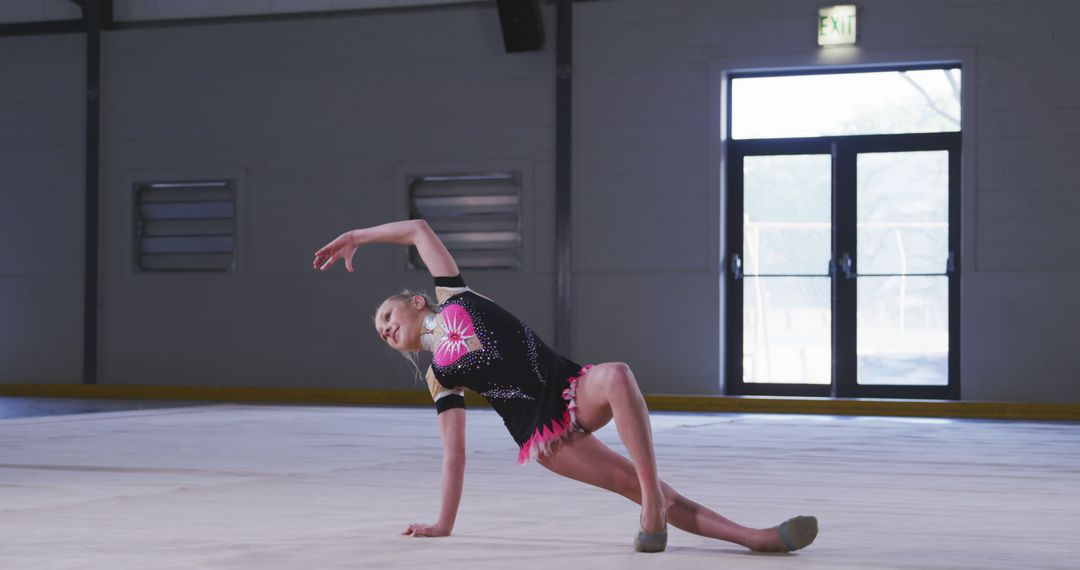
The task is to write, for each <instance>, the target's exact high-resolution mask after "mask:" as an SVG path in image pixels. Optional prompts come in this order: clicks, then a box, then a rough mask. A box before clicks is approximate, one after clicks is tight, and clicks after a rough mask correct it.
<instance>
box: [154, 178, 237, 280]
mask: <svg viewBox="0 0 1080 570" xmlns="http://www.w3.org/2000/svg"><path fill="white" fill-rule="evenodd" d="M235 251H236V189H235V187H234V184H233V182H232V181H228V180H216V181H205V182H154V183H140V184H136V186H135V265H136V267H137V268H138V269H139V270H141V271H232V270H233V269H235Z"/></svg>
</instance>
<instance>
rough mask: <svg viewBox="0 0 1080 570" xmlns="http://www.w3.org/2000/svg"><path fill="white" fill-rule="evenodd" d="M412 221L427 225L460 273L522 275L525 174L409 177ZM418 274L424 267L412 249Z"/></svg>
mask: <svg viewBox="0 0 1080 570" xmlns="http://www.w3.org/2000/svg"><path fill="white" fill-rule="evenodd" d="M407 180H409V217H410V218H413V219H416V218H423V219H424V220H427V222H428V225H430V226H431V228H432V229H433V230H435V233H437V234H439V237H440V238H441V239H442V241H443V243H444V244H446V248H447V249H448V250H450V254H451V255H453V256H454V260H455V261H456V262H457V264H458V267H460V268H484V269H515V270H520V269H521V257H522V247H521V173H520V172H495V173H486V174H448V175H426V176H410V177H408V178H407ZM409 260H410V262H411V264H412V266H413V267H414V268H423V267H424V263H423V261H422V260H421V259H420V256H419V255H418V254H417V252H416V248H409Z"/></svg>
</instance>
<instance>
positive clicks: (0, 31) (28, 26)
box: [0, 20, 85, 36]
mask: <svg viewBox="0 0 1080 570" xmlns="http://www.w3.org/2000/svg"><path fill="white" fill-rule="evenodd" d="M84 29H85V27H84V26H83V21H82V20H51V21H45V22H19V23H16V24H0V36H41V35H49V34H76V33H81V32H82V31H83V30H84Z"/></svg>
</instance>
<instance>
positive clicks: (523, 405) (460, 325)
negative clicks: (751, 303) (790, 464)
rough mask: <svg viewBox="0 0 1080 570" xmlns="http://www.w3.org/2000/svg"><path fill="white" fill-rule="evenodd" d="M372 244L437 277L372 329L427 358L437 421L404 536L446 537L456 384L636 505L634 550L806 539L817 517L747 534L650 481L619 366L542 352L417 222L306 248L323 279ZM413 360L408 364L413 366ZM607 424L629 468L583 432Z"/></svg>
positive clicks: (570, 472) (383, 308)
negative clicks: (424, 497)
mask: <svg viewBox="0 0 1080 570" xmlns="http://www.w3.org/2000/svg"><path fill="white" fill-rule="evenodd" d="M371 243H397V244H403V245H413V246H416V249H417V251H418V252H419V254H420V258H421V259H423V261H424V263H425V264H426V265H427V268H428V270H429V271H430V272H431V275H432V277H434V279H435V292H436V297H437V300H433V299H430V298H428V297H426V296H424V295H420V294H415V293H410V292H405V293H402V294H399V295H393V296H391V297H390V298H388V299H387V300H386V301H384V302H383V303H382V304H381V305H380V306H379V308H378V311H377V312H376V314H375V329H376V331H377V332H378V334H379V336H380V337H381V338H382V339H383V340H384V341H385V342H386V343H387V344H389V345H390V347H391V348H393V349H395V350H398V351H401V352H402V353H405V354H406V356H409V355H410V354H412V356H413V358H415V356H416V353H418V352H420V351H421V350H424V351H429V352H432V353H434V355H433V361H432V364H431V367H430V368H429V369H428V370H427V374H426V376H427V382H428V386H429V388H430V389H431V395H432V397H433V398H434V401H435V408H436V410H437V412H438V416H439V431H440V434H441V437H442V442H443V449H444V456H443V464H442V507H441V509H440V511H439V518H438V519H437V522H436V523H435V524H434V525H425V524H412V525H409V527H408V528H407V529H405V531H404V532H403V533H402V534H406V535H411V536H447V535H449V534H450V531H451V530H453V528H454V520H455V519H456V518H457V510H458V504H459V503H460V501H461V489H462V482H463V479H464V470H465V409H464V408H465V399H464V396H463V393H464V390H463V389H465V388H468V389H470V390H473V391H475V392H477V393H479V394H480V395H481V396H483V397H484V398H485V399H486V400H487V401H488V402H489V403H490V404H491V406H492V407H493V408H494V409H495V411H496V412H498V414H499V416H501V417H502V419H503V422H504V423H505V424H506V427H507V429H509V430H510V434H511V435H512V436H513V438H514V440H515V441H516V442H517V444H518V446H519V447H520V450H521V451H520V453H519V454H518V461H519V462H520V463H526V462H528V461H530V460H532V459H536V460H537V461H539V463H540V464H541V465H543V466H544V467H546V468H548V469H550V470H551V471H554V472H555V473H558V474H560V475H563V476H566V477H570V478H572V479H577V480H579V481H583V482H585V483H589V484H591V485H596V486H598V487H601V488H604V489H607V490H609V491H613V492H615V493H618V494H620V495H622V496H624V497H626V498H628V499H630V500H631V501H634V502H636V503H638V504H640V505H641V516H640V521H639V522H640V525H641V530H640V531H639V532H638V534H637V537H636V539H635V540H634V548H635V549H636V550H637V551H639V552H660V551H663V550H664V548H665V547H666V545H667V523H668V522H670V523H671V524H673V525H675V526H676V527H678V528H681V529H683V530H686V531H688V532H692V533H695V534H700V535H703V536H709V537H713V538H718V539H721V540H726V541H729V542H734V543H737V544H741V545H743V546H745V547H747V548H750V549H751V550H755V551H763V552H785V551H792V550H798V549H800V548H803V547H805V546H807V545H808V544H810V543H811V542H813V541H814V538H815V537H816V536H817V519H815V518H814V517H806V516H800V517H795V518H792V519H789V520H787V521H785V522H783V523H782V524H780V525H779V526H777V527H773V528H766V529H755V528H748V527H745V526H742V525H739V524H736V523H735V522H733V521H731V520H728V519H726V518H724V517H723V516H721V515H719V514H718V513H716V512H714V511H712V510H710V509H708V508H706V507H704V506H702V505H699V504H697V503H695V502H693V501H691V500H689V499H687V498H686V497H683V496H682V495H680V494H679V493H677V492H676V491H675V490H674V489H672V488H671V486H670V485H668V484H667V483H665V482H664V481H662V480H660V478H659V476H657V472H656V458H655V455H654V453H653V442H652V428H651V427H650V425H649V412H648V409H646V407H645V400H644V398H642V396H641V391H640V390H639V389H638V385H637V381H636V380H635V379H634V374H633V372H631V371H630V368H629V367H627V365H626V364H623V363H621V362H609V363H605V364H598V365H595V366H591V365H590V366H584V367H583V366H580V365H578V364H576V363H574V362H572V361H570V360H568V359H566V358H564V357H562V356H560V355H559V354H557V353H556V352H554V351H553V350H552V349H550V348H548V346H547V345H546V344H544V342H543V341H541V340H540V338H539V337H538V336H536V334H535V333H534V332H533V331H532V329H530V328H529V327H528V325H526V324H525V323H523V322H521V321H520V320H518V319H517V318H516V317H514V316H513V315H511V314H510V313H508V312H507V311H506V310H504V309H502V308H501V307H499V306H498V305H496V304H495V303H494V302H493V301H491V300H490V299H488V298H487V297H484V296H482V295H479V294H477V293H475V292H473V291H472V290H471V289H469V287H468V286H467V285H466V284H465V281H464V279H463V278H462V277H461V274H460V272H459V271H458V267H457V264H456V263H455V262H454V259H453V257H451V256H450V253H449V252H448V251H447V250H446V247H445V246H444V245H443V243H442V241H440V240H439V238H438V236H436V235H435V232H433V231H432V230H431V228H430V226H428V224H427V223H426V222H424V221H423V220H407V221H401V222H393V223H389V224H384V225H380V226H375V227H371V228H363V229H357V230H353V231H350V232H346V233H344V234H342V235H341V236H339V237H338V238H337V239H335V240H334V241H332V242H330V243H328V244H327V245H326V246H324V247H323V248H322V249H320V250H318V251H317V252H315V260H314V262H313V265H312V266H313V267H314V268H316V269H320V270H323V271H325V270H326V269H329V268H330V267H331V266H332V265H334V263H336V262H337V260H339V259H344V260H345V268H346V269H347V270H348V271H350V272H351V271H352V270H353V266H352V258H353V254H354V253H356V250H357V248H359V247H360V246H362V245H367V244H371ZM414 362H415V360H414ZM613 418H614V420H615V427H616V429H617V430H618V433H619V437H620V438H621V439H622V441H623V443H624V444H625V445H626V449H627V451H629V453H630V460H629V461H628V460H627V459H626V458H624V457H623V456H621V455H619V454H617V453H615V452H614V451H612V450H611V449H609V448H608V447H607V446H605V445H604V444H603V443H601V442H600V440H598V439H597V438H596V437H594V436H592V435H591V434H590V432H592V431H595V430H598V429H600V428H602V427H604V425H606V424H607V423H608V422H609V421H611V420H612V419H613Z"/></svg>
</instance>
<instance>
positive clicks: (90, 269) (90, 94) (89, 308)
mask: <svg viewBox="0 0 1080 570" xmlns="http://www.w3.org/2000/svg"><path fill="white" fill-rule="evenodd" d="M108 1H110V0H84V1H83V2H82V3H81V5H82V8H83V20H84V21H85V23H86V165H85V170H86V207H85V212H86V218H85V236H84V243H85V247H86V250H85V256H84V259H85V266H84V273H83V274H84V291H85V293H84V296H83V383H84V384H97V371H98V194H99V184H100V177H101V173H100V164H101V28H102V21H103V15H104V10H103V8H102V5H103V2H108Z"/></svg>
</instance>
